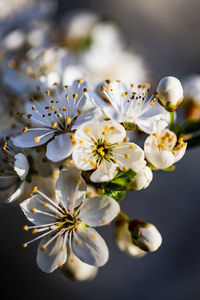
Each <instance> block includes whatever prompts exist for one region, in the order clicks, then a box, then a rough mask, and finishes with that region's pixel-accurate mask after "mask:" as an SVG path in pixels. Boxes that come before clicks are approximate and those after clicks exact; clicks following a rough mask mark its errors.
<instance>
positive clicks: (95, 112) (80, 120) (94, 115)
mask: <svg viewBox="0 0 200 300" xmlns="http://www.w3.org/2000/svg"><path fill="white" fill-rule="evenodd" d="M101 118H102V112H101V111H100V110H99V109H97V108H96V107H95V108H90V109H88V110H86V111H83V112H82V113H81V115H80V116H78V117H77V119H76V121H75V122H74V125H73V126H72V130H74V129H77V128H78V127H79V126H80V125H82V124H84V123H86V122H89V121H90V120H93V121H95V120H100V119H101Z"/></svg>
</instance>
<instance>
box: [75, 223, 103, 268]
mask: <svg viewBox="0 0 200 300" xmlns="http://www.w3.org/2000/svg"><path fill="white" fill-rule="evenodd" d="M72 248H73V251H74V253H75V254H76V255H77V256H78V258H79V259H80V260H81V261H83V262H84V263H86V264H88V265H93V266H97V267H101V266H103V265H105V263H106V262H107V260H108V257H109V252H108V248H107V246H106V243H105V241H104V239H103V238H102V237H101V236H100V235H99V234H98V233H97V231H96V230H95V229H93V228H78V230H77V231H76V232H74V236H73V239H72Z"/></svg>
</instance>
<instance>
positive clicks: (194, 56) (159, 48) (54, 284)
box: [0, 0, 200, 300]
mask: <svg viewBox="0 0 200 300" xmlns="http://www.w3.org/2000/svg"><path fill="white" fill-rule="evenodd" d="M0 1H1V0H0ZM47 2H48V1H47ZM47 5H48V4H47ZM72 9H84V10H92V11H94V12H96V13H98V14H99V15H100V16H103V17H105V18H108V19H111V20H114V21H115V22H116V23H117V24H118V25H119V26H120V27H121V30H122V32H123V38H124V40H125V41H126V44H127V47H128V48H129V49H133V50H134V51H135V53H137V54H139V55H141V56H142V57H143V59H144V61H145V63H146V64H147V65H148V68H149V69H150V70H151V71H150V74H151V75H150V77H149V78H148V81H149V82H152V81H153V82H154V81H157V80H158V79H159V78H160V77H162V76H167V75H173V76H177V77H178V78H182V77H184V76H185V75H187V74H190V73H193V72H195V73H198V72H199V71H200V38H199V28H200V18H199V9H200V2H199V0H146V1H145V0H117V1H116V0H101V1H98V0H86V1H81V0H80V1H78V0H76V1H74V0H67V1H64V0H63V1H62V0H60V1H58V11H57V13H56V16H55V17H54V18H55V24H54V26H56V22H57V21H56V20H59V18H62V17H63V16H64V15H65V13H69V12H70V11H71V10H72ZM58 31H59V28H56V27H55V30H54V27H53V29H52V30H51V36H52V38H55V36H54V35H56V34H57V32H58ZM199 154H200V151H199V149H198V148H195V149H192V150H188V151H187V152H186V155H185V156H184V158H183V159H182V160H181V162H179V163H178V164H177V166H176V170H175V171H174V172H169V173H168V172H162V171H159V172H154V180H153V182H152V183H151V185H150V187H149V188H148V189H146V190H143V191H140V192H135V193H129V194H128V195H127V197H126V199H125V200H124V201H123V202H122V208H123V209H124V211H125V212H127V213H128V214H129V215H131V216H132V217H137V218H140V219H144V220H147V221H149V222H152V223H153V224H155V225H156V226H157V227H158V229H159V230H160V232H161V234H162V237H163V244H162V246H161V248H160V249H159V251H157V252H155V253H150V254H148V255H146V256H145V257H144V258H141V259H138V260H136V259H133V258H131V257H128V256H126V254H124V253H122V252H120V251H119V249H118V248H117V246H116V244H115V242H114V241H113V240H112V238H113V230H112V226H110V227H109V228H106V229H104V230H100V231H101V233H102V235H103V236H104V238H105V240H106V242H107V244H108V246H109V249H110V259H109V261H108V263H107V264H106V266H105V267H103V268H101V269H100V270H99V273H98V275H97V277H96V278H95V279H94V280H93V281H91V282H86V283H75V282H72V281H70V280H67V279H65V278H64V277H62V276H61V275H60V274H59V272H58V271H56V272H54V273H53V274H50V275H48V274H45V273H42V272H41V271H40V270H39V268H38V267H37V266H36V261H35V256H36V248H37V245H36V244H34V245H33V246H31V247H29V248H27V249H22V248H21V246H20V245H21V243H22V242H24V240H25V239H26V238H27V235H26V234H25V233H24V232H23V231H22V230H21V228H22V226H23V225H24V224H25V223H26V220H25V217H24V216H23V214H22V212H21V211H20V208H19V207H18V206H17V204H13V205H11V206H9V207H7V206H6V205H1V207H0V228H1V234H0V241H1V242H0V244H1V247H0V257H1V264H0V277H1V279H0V282H1V284H0V286H1V289H0V295H1V296H0V297H1V299H3V300H8V299H9V300H10V299H14V298H20V299H21V300H22V299H29V300H36V299H45V300H46V299H48V300H54V299H59V300H62V299H63V300H64V299H73V300H79V299H87V300H100V299H101V300H102V299H104V300H106V299H115V300H121V299H141V300H143V299H144V300H147V299H154V300H160V299H162V300H168V299H175V300H179V299H180V300H190V299H191V300H198V299H200V284H199V282H200V255H199V248H200V234H199V226H200V219H199V212H200V196H199V178H200V169H199V166H200V159H199Z"/></svg>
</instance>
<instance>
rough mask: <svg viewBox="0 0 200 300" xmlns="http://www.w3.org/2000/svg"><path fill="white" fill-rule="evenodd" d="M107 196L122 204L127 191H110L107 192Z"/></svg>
mask: <svg viewBox="0 0 200 300" xmlns="http://www.w3.org/2000/svg"><path fill="white" fill-rule="evenodd" d="M105 195H106V196H108V197H111V198H113V199H115V200H116V201H117V202H120V201H121V200H123V199H124V197H125V195H126V191H114V190H108V191H105Z"/></svg>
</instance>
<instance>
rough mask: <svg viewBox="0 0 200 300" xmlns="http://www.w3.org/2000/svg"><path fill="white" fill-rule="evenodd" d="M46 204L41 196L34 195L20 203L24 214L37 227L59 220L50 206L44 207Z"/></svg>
mask: <svg viewBox="0 0 200 300" xmlns="http://www.w3.org/2000/svg"><path fill="white" fill-rule="evenodd" d="M44 202H45V201H44V200H43V199H42V198H41V197H40V196H38V195H34V196H33V197H31V198H29V199H27V200H25V201H23V202H22V203H20V207H21V209H22V210H23V213H24V214H25V216H26V217H27V219H28V220H29V221H30V222H31V223H33V224H35V225H44V224H50V223H53V222H56V221H57V220H58V219H57V217H56V214H55V211H54V210H53V211H52V210H51V206H50V205H47V206H46V205H45V206H44V205H43V203H44ZM32 210H33V211H32ZM37 211H42V212H44V213H47V214H51V215H52V216H49V215H46V214H42V213H40V212H37Z"/></svg>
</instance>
